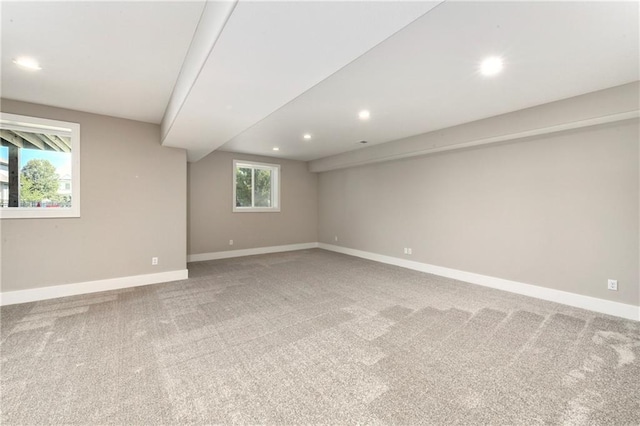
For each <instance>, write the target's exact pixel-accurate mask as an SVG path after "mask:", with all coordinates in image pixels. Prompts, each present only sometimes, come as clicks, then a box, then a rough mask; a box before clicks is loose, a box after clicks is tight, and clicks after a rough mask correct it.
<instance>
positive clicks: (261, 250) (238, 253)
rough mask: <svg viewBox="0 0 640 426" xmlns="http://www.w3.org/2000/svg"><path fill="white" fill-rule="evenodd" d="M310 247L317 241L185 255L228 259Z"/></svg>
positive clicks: (197, 258) (189, 258) (192, 259)
mask: <svg viewBox="0 0 640 426" xmlns="http://www.w3.org/2000/svg"><path fill="white" fill-rule="evenodd" d="M312 248H318V243H301V244H287V245H283V246H271V247H257V248H250V249H243V250H228V251H216V252H212V253H201V254H190V255H188V256H187V262H202V261H204V260H218V259H229V258H231V257H243V256H255V255H256V254H267V253H280V252H283V251H294V250H307V249H312Z"/></svg>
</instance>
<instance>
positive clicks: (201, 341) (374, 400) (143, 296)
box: [0, 249, 640, 425]
mask: <svg viewBox="0 0 640 426" xmlns="http://www.w3.org/2000/svg"><path fill="white" fill-rule="evenodd" d="M189 275H190V277H191V278H189V279H188V280H185V281H179V282H174V283H167V284H159V285H153V286H146V287H138V288H133V289H126V290H118V291H112V292H105V293H97V294H92V295H83V296H76V297H68V298H63V299H55V300H47V301H41V302H35V303H29V304H22V305H13V306H6V307H3V308H2V309H1V310H0V311H1V314H2V317H1V319H2V324H1V331H2V346H1V351H2V370H1V372H0V374H1V379H2V388H1V389H0V390H1V392H2V394H1V409H2V424H5V425H14V424H30V425H33V424H71V423H73V424H210V423H242V424H247V423H251V424H255V423H261V424H265V423H266V424H301V423H307V424H308V423H323V424H327V423H330V424H352V423H368V424H389V423H394V424H417V423H424V424H478V423H485V424H486V423H491V424H526V425H531V424H538V423H551V424H571V425H580V424H607V425H611V424H617V425H623V424H624V425H629V424H639V423H640V396H639V395H640V323H638V322H633V321H626V320H621V319H617V318H614V317H609V316H605V315H600V314H597V313H593V312H589V311H584V310H580V309H573V308H569V307H566V306H562V305H558V304H554V303H550V302H544V301H540V300H536V299H531V298H527V297H523V296H518V295H514V294H511V293H506V292H501V291H498V290H493V289H488V288H484V287H480V286H475V285H471V284H466V283H462V282H458V281H455V280H450V279H446V278H441V277H437V276H434V275H428V274H423V273H420V272H415V271H411V270H406V269H402V268H398V267H394V266H389V265H384V264H379V263H375V262H370V261H367V260H362V259H359V258H355V257H350V256H346V255H341V254H336V253H332V252H328V251H324V250H319V249H314V250H305V251H297V252H288V253H278V254H270V255H260V256H252V257H244V258H236V259H226V260H217V261H208V262H198V263H192V264H190V265H189Z"/></svg>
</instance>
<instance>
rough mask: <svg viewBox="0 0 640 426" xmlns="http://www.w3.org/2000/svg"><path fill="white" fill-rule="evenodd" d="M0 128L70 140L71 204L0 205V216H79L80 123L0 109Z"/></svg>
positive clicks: (17, 217) (30, 217) (19, 217)
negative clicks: (1, 110)
mask: <svg viewBox="0 0 640 426" xmlns="http://www.w3.org/2000/svg"><path fill="white" fill-rule="evenodd" d="M0 129H9V130H18V131H22V132H46V133H49V134H54V135H59V136H66V137H69V138H70V140H71V207H58V208H55V209H49V208H42V207H6V208H0V219H34V218H55V217H58V218H59V217H80V124H78V123H71V122H67V121H60V120H49V119H46V118H39V117H28V116H24V115H17V114H8V113H4V112H0Z"/></svg>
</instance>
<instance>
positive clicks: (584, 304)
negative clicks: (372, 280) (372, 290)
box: [0, 242, 640, 321]
mask: <svg viewBox="0 0 640 426" xmlns="http://www.w3.org/2000/svg"><path fill="white" fill-rule="evenodd" d="M312 248H321V249H324V250H329V251H333V252H336V253H342V254H346V255H350V256H356V257H360V258H363V259H368V260H373V261H376V262H380V263H386V264H389V265H395V266H399V267H402V268H407V269H412V270H415V271H420V272H426V273H429V274H434V275H439V276H442V277H447V278H452V279H455V280H459V281H464V282H467V283H471V284H477V285H481V286H485V287H491V288H495V289H498V290H504V291H508V292H510V293H516V294H521V295H524V296H529V297H534V298H537V299H542V300H547V301H550V302H556V303H560V304H563V305H568V306H573V307H575V308H582V309H587V310H590V311H594V312H599V313H602V314H607V315H613V316H617V317H621V318H625V319H630V320H634V321H640V306H634V305H628V304H625V303H619V302H612V301H610V300H605V299H598V298H596V297H589V296H583V295H580V294H575V293H569V292H566V291H561V290H554V289H551V288H547V287H540V286H536V285H531V284H525V283H521V282H517V281H511V280H506V279H502V278H496V277H491V276H488V275H481V274H476V273H473V272H466V271H460V270H457V269H451V268H445V267H442V266H436V265H430V264H428V263H421V262H415V261H411V260H406V259H400V258H397V257H392V256H386V255H382V254H377V253H371V252H367V251H362V250H356V249H352V248H348V247H341V246H336V245H333V244H325V243H317V242H313V243H302V244H289V245H282V246H272V247H258V248H252V249H243V250H229V251H219V252H213V253H201V254H192V255H189V256H187V261H188V262H200V261H206V260H217V259H228V258H233V257H243V256H254V255H257V254H267V253H280V252H285V251H295V250H307V249H312ZM187 278H188V270H187V269H184V270H177V271H169V272H160V273H157V274H146V275H135V276H130V277H121V278H111V279H106V280H97V281H87V282H83V283H75V284H64V285H57V286H51V287H40V288H34V289H28V290H18V291H9V292H2V293H0V306H3V305H13V304H17V303H27V302H35V301H38V300H46V299H55V298H58V297H65V296H75V295H80V294H89V293H97V292H101V291H109V290H117V289H122V288H129V287H137V286H143V285H149V284H159V283H164V282H170V281H179V280H185V279H187Z"/></svg>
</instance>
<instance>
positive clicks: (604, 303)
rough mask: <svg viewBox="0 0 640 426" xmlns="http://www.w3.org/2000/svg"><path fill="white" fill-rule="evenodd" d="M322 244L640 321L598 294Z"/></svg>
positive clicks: (634, 312) (631, 310)
mask: <svg viewBox="0 0 640 426" xmlns="http://www.w3.org/2000/svg"><path fill="white" fill-rule="evenodd" d="M318 247H319V248H321V249H324V250H329V251H334V252H337V253H342V254H347V255H350V256H356V257H361V258H363V259H368V260H373V261H376V262H381V263H386V264H389V265H395V266H400V267H402V268H407V269H413V270H415V271H420V272H426V273H429V274H434V275H439V276H441V277H447V278H452V279H454V280H458V281H464V282H467V283H470V284H477V285H481V286H484V287H491V288H495V289H498V290H504V291H508V292H510V293H516V294H521V295H523V296H529V297H535V298H536V299H542V300H547V301H550V302H556V303H560V304H562V305H568V306H573V307H574V308H582V309H586V310H589V311H594V312H599V313H602V314H607V315H612V316H616V317H621V318H625V319H630V320H634V321H640V306H634V305H627V304H625V303H619V302H612V301H610V300H605V299H598V298H596V297H589V296H583V295H581V294H576V293H569V292H567V291H561V290H554V289H551V288H547V287H540V286H536V285H531V284H525V283H521V282H517V281H511V280H505V279H502V278H496V277H491V276H488V275H481V274H476V273H473V272H466V271H460V270H457V269H451V268H444V267H442V266H436V265H430V264H428V263H421V262H414V261H411V260H406V259H400V258H397V257H391V256H385V255H382V254H377V253H371V252H367V251H362V250H356V249H351V248H347V247H341V246H335V245H332V244H325V243H319V244H318Z"/></svg>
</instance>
